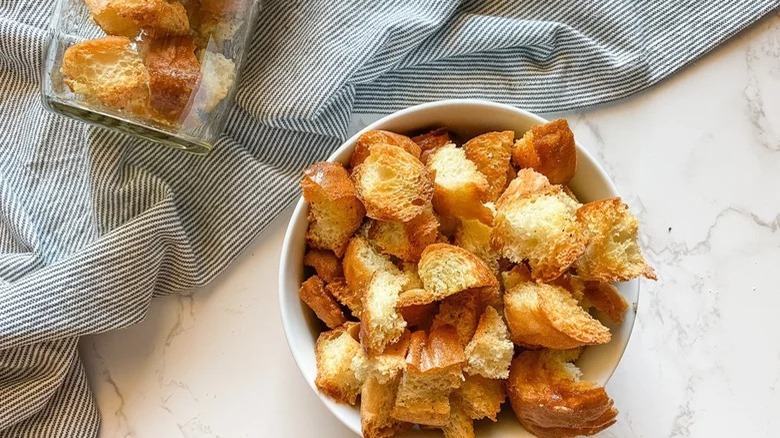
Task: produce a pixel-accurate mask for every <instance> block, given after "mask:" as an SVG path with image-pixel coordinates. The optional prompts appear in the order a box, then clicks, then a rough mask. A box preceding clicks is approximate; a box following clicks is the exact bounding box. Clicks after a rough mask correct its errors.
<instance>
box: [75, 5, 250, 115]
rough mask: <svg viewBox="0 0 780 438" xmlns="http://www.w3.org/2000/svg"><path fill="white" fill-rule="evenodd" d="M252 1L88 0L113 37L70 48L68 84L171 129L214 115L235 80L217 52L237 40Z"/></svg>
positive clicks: (230, 63)
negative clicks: (192, 116) (191, 117)
mask: <svg viewBox="0 0 780 438" xmlns="http://www.w3.org/2000/svg"><path fill="white" fill-rule="evenodd" d="M249 3H250V2H249V1H248V0H184V1H183V2H182V1H179V0H144V1H131V0H86V5H87V7H88V8H89V11H90V14H91V16H92V19H93V21H94V22H95V23H96V24H97V25H98V26H100V28H101V29H103V31H104V32H105V33H106V34H107V35H109V36H106V37H103V38H98V39H94V40H88V41H83V42H80V43H77V44H74V45H73V46H71V47H69V48H68V49H67V50H66V51H65V53H64V55H63V59H62V66H61V68H60V72H61V73H62V75H63V81H64V82H65V84H67V85H68V87H69V88H70V89H71V91H73V92H74V93H76V94H78V95H81V96H84V98H85V99H86V100H87V101H89V102H91V103H97V104H100V105H103V106H106V107H109V108H112V109H117V110H121V111H124V112H126V113H128V114H130V115H134V116H141V117H144V118H150V119H153V120H156V121H158V122H161V123H164V124H172V123H179V122H180V121H181V119H182V116H183V115H184V116H186V115H187V114H189V113H190V112H191V111H197V112H198V114H200V113H204V114H205V113H208V112H210V111H213V110H214V108H216V107H217V105H218V104H219V103H220V102H221V101H222V100H223V99H224V97H225V96H226V95H227V94H228V92H229V90H230V88H231V87H232V85H233V82H234V80H235V63H234V61H233V60H231V59H228V58H226V57H225V56H224V55H223V54H222V53H220V52H219V51H216V50H215V49H216V48H218V47H219V46H221V45H222V44H223V42H224V41H225V40H227V39H229V38H231V36H232V35H233V33H234V32H235V31H236V29H237V28H238V25H237V23H240V21H241V20H242V17H241V15H242V14H245V13H246V10H247V8H248V7H249ZM210 45H211V46H210Z"/></svg>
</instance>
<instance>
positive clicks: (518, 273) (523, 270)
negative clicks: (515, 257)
mask: <svg viewBox="0 0 780 438" xmlns="http://www.w3.org/2000/svg"><path fill="white" fill-rule="evenodd" d="M532 280H533V278H531V270H530V269H528V267H527V266H526V265H525V264H523V263H520V264H518V265H514V266H512V269H510V270H509V271H504V272H502V273H501V281H502V283H503V285H504V290H509V289H512V288H513V287H515V286H517V285H518V284H520V283H524V282H527V281H532Z"/></svg>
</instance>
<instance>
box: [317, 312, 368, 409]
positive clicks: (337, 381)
mask: <svg viewBox="0 0 780 438" xmlns="http://www.w3.org/2000/svg"><path fill="white" fill-rule="evenodd" d="M357 325H358V324H357V323H355V322H348V323H346V324H344V325H343V326H340V327H338V328H335V329H333V330H330V331H327V332H323V333H320V336H319V337H318V338H317V343H316V345H315V347H314V355H315V358H316V361H317V378H316V380H315V381H314V383H315V384H316V385H317V389H319V390H320V391H322V392H323V393H324V394H325V395H327V396H329V397H331V398H333V399H334V400H336V401H337V402H339V403H349V404H351V405H354V404H355V400H356V399H357V396H358V394H359V393H360V388H361V385H362V383H363V382H362V380H361V379H359V378H358V377H357V376H356V375H355V373H354V372H353V371H352V369H351V363H352V358H353V357H355V356H356V355H358V354H360V353H361V352H362V351H361V348H360V343H359V342H358V341H357V340H355V338H354V337H353V336H352V334H351V333H350V331H351V328H352V327H353V326H357Z"/></svg>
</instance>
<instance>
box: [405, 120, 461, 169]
mask: <svg viewBox="0 0 780 438" xmlns="http://www.w3.org/2000/svg"><path fill="white" fill-rule="evenodd" d="M412 141H414V142H415V143H417V145H418V146H420V150H421V151H422V152H421V154H420V160H421V161H422V162H423V163H427V162H428V157H430V155H431V154H432V153H433V152H434V151H436V149H438V148H440V147H442V146H444V145H448V144H450V143H452V138H451V137H450V132H449V131H448V130H447V128H436V129H434V130H433V131H430V132H426V133H425V134H420V135H417V136H414V137H412Z"/></svg>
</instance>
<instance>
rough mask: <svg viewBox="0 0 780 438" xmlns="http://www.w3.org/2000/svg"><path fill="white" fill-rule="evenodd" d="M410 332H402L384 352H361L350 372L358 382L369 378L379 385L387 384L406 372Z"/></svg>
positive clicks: (353, 362) (354, 360)
mask: <svg viewBox="0 0 780 438" xmlns="http://www.w3.org/2000/svg"><path fill="white" fill-rule="evenodd" d="M411 338H412V337H411V332H409V330H404V332H403V334H402V335H401V337H400V338H399V339H398V340H397V341H396V342H393V343H392V344H390V345H388V346H387V347H385V349H384V351H382V352H381V353H378V354H374V355H367V354H365V353H364V352H363V351H362V350H361V351H360V352H359V353H358V354H357V355H356V356H355V358H354V359H353V361H352V370H353V371H354V372H355V375H356V376H357V378H358V379H360V380H366V379H367V378H368V377H369V376H371V377H374V378H376V379H377V380H378V381H379V383H388V382H390V381H392V380H393V379H395V378H396V377H398V376H399V375H400V374H401V373H403V372H404V371H405V370H406V353H407V352H408V351H409V343H410V341H411Z"/></svg>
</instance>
